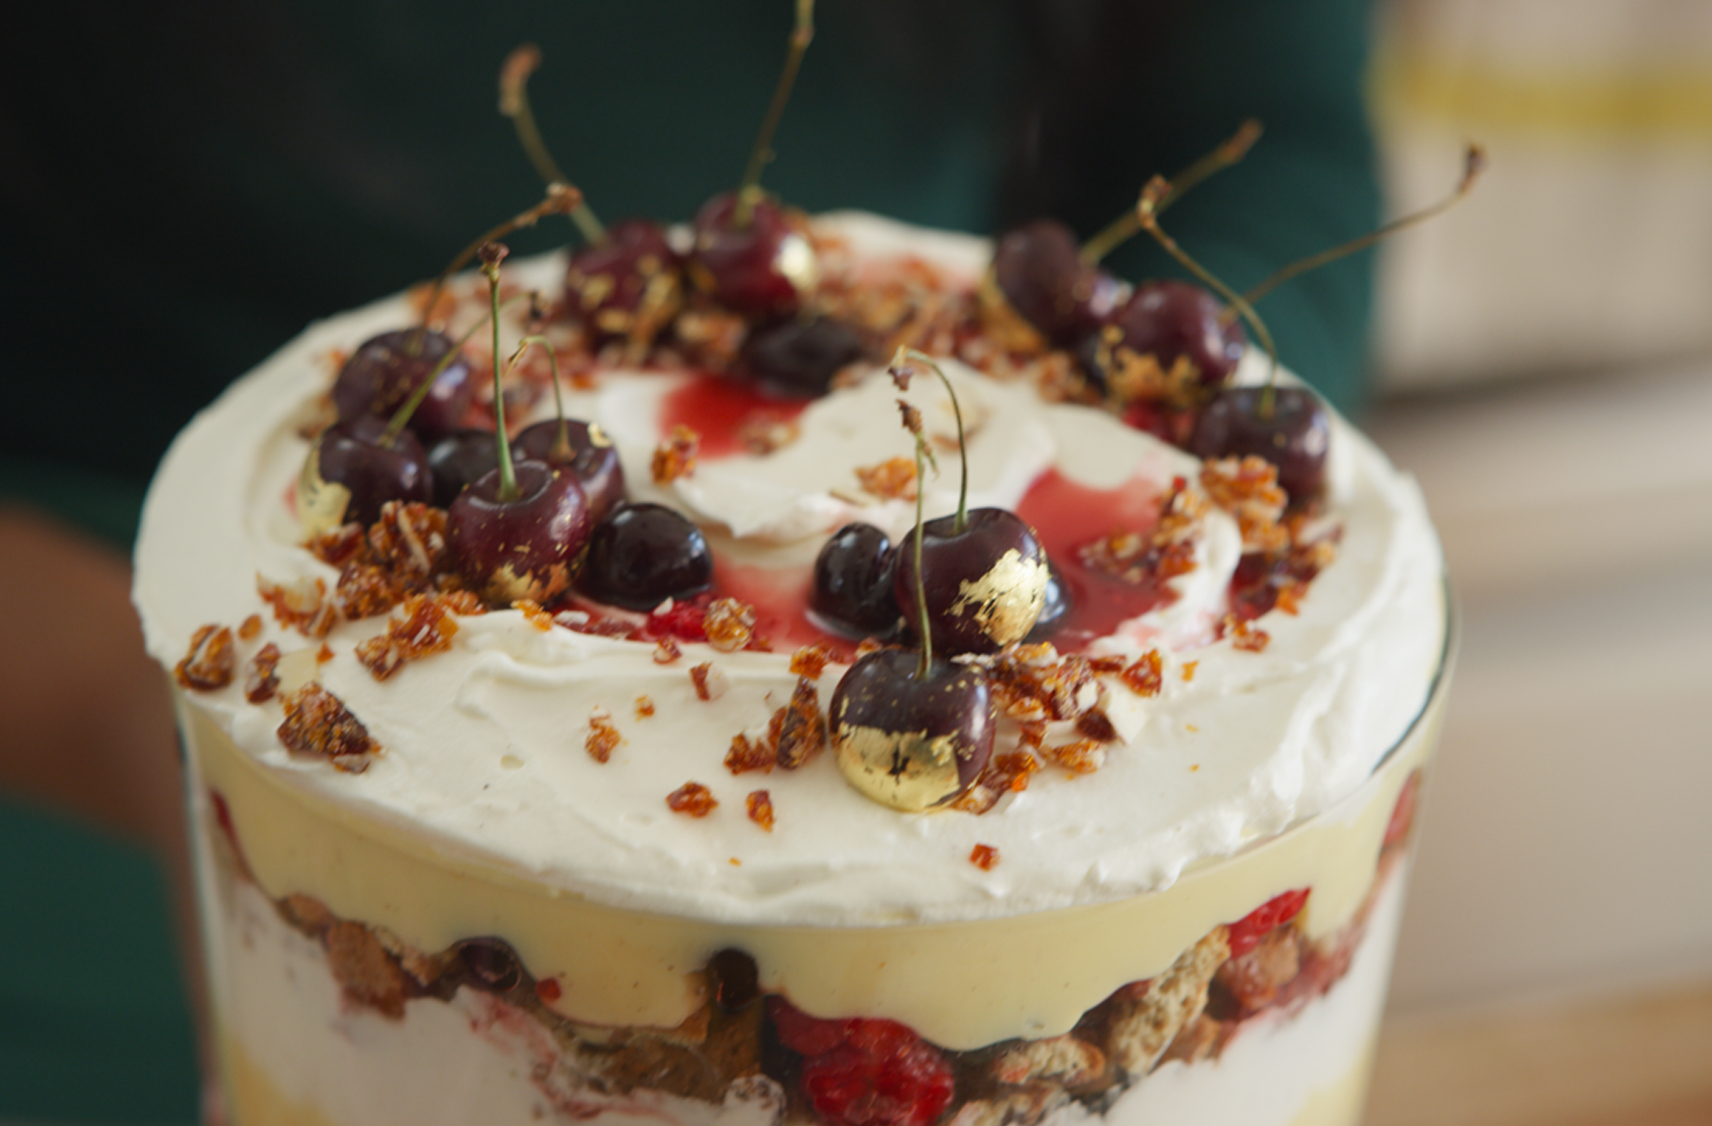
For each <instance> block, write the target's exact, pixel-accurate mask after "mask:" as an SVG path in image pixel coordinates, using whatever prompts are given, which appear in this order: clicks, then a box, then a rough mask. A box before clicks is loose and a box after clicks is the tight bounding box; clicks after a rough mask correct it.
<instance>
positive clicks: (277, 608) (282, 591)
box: [256, 575, 339, 638]
mask: <svg viewBox="0 0 1712 1126" xmlns="http://www.w3.org/2000/svg"><path fill="white" fill-rule="evenodd" d="M256 593H257V594H259V595H261V597H262V601H263V602H266V603H267V604H268V605H269V606H272V607H273V616H274V620H275V621H277V622H278V623H279V624H280V625H282V626H285V627H287V628H288V629H294V630H296V631H297V632H298V633H301V634H302V635H303V636H304V637H316V638H320V637H326V636H327V635H328V634H329V633H330V632H332V629H333V627H334V626H335V625H337V624H338V621H339V610H338V608H337V607H336V606H334V605H333V603H331V602H329V601H328V600H327V584H326V583H324V582H322V581H321V580H320V579H307V578H306V579H298V580H297V581H295V582H293V583H291V584H290V585H281V584H279V583H271V582H268V581H267V580H266V579H264V578H262V577H261V576H259V575H258V576H256Z"/></svg>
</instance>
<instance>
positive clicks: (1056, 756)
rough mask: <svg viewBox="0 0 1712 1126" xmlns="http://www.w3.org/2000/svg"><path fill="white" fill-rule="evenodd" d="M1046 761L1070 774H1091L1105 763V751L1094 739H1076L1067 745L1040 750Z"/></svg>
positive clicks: (1061, 744) (1062, 744)
mask: <svg viewBox="0 0 1712 1126" xmlns="http://www.w3.org/2000/svg"><path fill="white" fill-rule="evenodd" d="M1041 753H1042V754H1044V755H1045V756H1046V757H1047V760H1048V761H1050V762H1052V763H1055V764H1057V765H1058V766H1062V767H1063V768H1064V769H1066V770H1068V771H1070V772H1071V773H1072V774H1092V773H1094V771H1096V770H1098V769H1100V767H1102V766H1104V765H1105V762H1106V749H1105V747H1103V746H1101V745H1100V743H1099V741H1098V740H1095V739H1076V740H1074V741H1072V742H1069V743H1060V744H1057V745H1056V746H1047V747H1042V748H1041Z"/></svg>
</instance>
